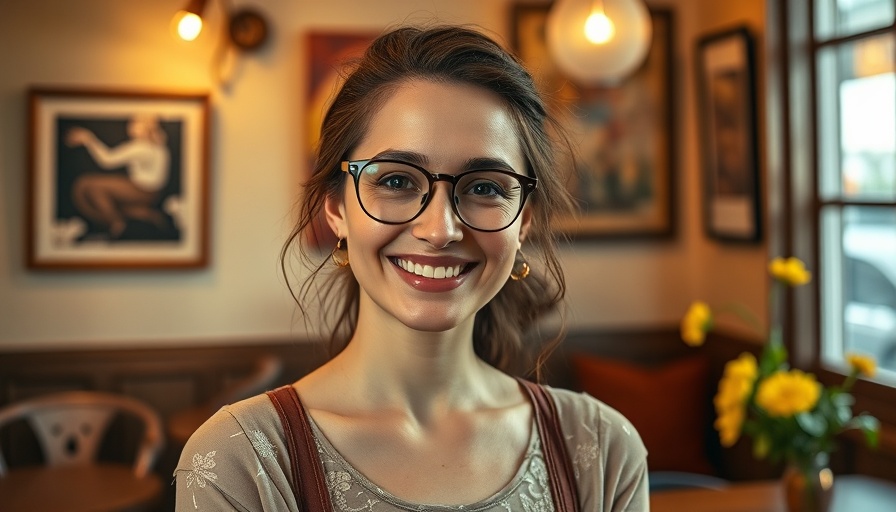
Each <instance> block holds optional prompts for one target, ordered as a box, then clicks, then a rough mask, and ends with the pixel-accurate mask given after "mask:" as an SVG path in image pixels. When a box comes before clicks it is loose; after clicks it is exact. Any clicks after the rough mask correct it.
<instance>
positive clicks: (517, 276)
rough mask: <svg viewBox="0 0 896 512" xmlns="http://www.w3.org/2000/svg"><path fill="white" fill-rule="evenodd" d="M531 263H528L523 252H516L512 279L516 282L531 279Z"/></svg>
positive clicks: (511, 274) (511, 273)
mask: <svg viewBox="0 0 896 512" xmlns="http://www.w3.org/2000/svg"><path fill="white" fill-rule="evenodd" d="M529 270H530V268H529V262H527V261H526V255H525V254H523V251H522V250H517V251H516V257H514V259H513V269H511V271H510V278H511V279H513V280H514V281H522V280H523V279H525V278H527V277H529Z"/></svg>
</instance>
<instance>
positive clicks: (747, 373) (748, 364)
mask: <svg viewBox="0 0 896 512" xmlns="http://www.w3.org/2000/svg"><path fill="white" fill-rule="evenodd" d="M724 374H725V376H730V377H735V378H740V379H746V380H748V381H750V382H751V383H752V382H753V381H754V380H756V375H758V374H759V365H758V364H757V363H756V357H755V356H754V355H753V354H751V353H749V352H744V353H743V354H741V355H740V356H739V357H738V358H737V359H733V360H731V361H728V362H727V363H725V372H724Z"/></svg>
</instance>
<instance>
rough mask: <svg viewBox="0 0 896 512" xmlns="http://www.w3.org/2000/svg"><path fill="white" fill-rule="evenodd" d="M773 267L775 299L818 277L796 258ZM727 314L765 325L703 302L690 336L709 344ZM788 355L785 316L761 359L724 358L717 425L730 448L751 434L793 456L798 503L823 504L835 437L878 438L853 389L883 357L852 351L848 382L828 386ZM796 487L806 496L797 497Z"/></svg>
mask: <svg viewBox="0 0 896 512" xmlns="http://www.w3.org/2000/svg"><path fill="white" fill-rule="evenodd" d="M769 273H770V274H771V277H772V288H771V293H772V299H773V300H774V299H775V298H776V297H777V296H778V295H780V294H781V293H782V292H783V289H784V288H785V287H795V286H801V285H804V284H806V283H808V282H809V281H810V279H811V274H810V273H809V272H808V271H807V270H806V268H805V265H804V264H803V262H802V261H800V260H799V259H797V258H788V259H783V258H775V259H774V260H772V262H771V263H770V264H769ZM773 303H774V302H773ZM723 313H734V314H736V315H737V316H738V317H740V318H741V319H742V320H744V321H746V322H748V323H749V324H751V325H752V326H754V327H756V328H757V329H759V328H760V324H759V322H758V321H756V319H755V317H753V316H752V315H751V314H750V312H749V311H747V310H746V309H745V308H743V307H742V306H741V305H740V304H729V305H726V306H723V307H720V308H718V309H717V310H716V311H713V310H711V309H710V307H709V305H707V304H706V303H704V302H700V301H697V302H694V303H693V304H691V306H690V308H689V309H688V311H687V313H686V314H685V316H684V318H683V319H682V322H681V337H682V339H683V340H684V342H685V343H687V344H688V345H691V346H699V345H702V344H703V341H704V339H705V336H706V334H707V333H708V332H709V331H711V330H712V328H713V325H714V319H715V318H716V317H717V316H718V315H720V314H723ZM760 330H761V329H760ZM787 359H788V355H787V350H786V348H785V347H784V344H783V341H782V331H781V325H780V322H772V323H771V326H770V328H769V332H768V339H767V343H766V344H765V346H764V347H763V349H762V352H761V353H760V356H759V359H758V360H757V359H756V357H754V356H753V354H751V353H749V352H746V353H743V354H741V355H740V357H738V358H737V359H734V360H732V361H729V362H728V363H727V364H726V365H725V368H724V372H723V375H722V378H721V380H720V381H719V388H718V391H717V393H716V395H715V398H714V400H713V404H714V406H715V410H716V421H715V425H714V426H715V428H716V430H717V431H718V432H719V439H720V441H721V444H722V446H725V447H730V446H732V445H734V444H735V443H736V442H737V440H738V439H739V438H740V437H741V435H746V436H749V437H750V438H752V441H753V454H754V456H755V457H757V458H759V459H768V460H770V461H771V462H772V463H777V462H779V461H784V462H785V463H786V467H787V469H786V470H785V480H787V478H788V476H791V477H792V478H797V479H798V480H801V481H798V482H797V483H795V484H788V489H787V490H788V503H789V504H790V505H791V510H824V502H825V497H824V496H820V495H821V494H823V493H824V491H827V490H829V489H830V486H831V483H832V476H831V473H830V470H828V469H827V459H828V456H829V454H830V453H831V452H832V451H833V450H834V448H835V437H836V436H837V435H838V434H840V433H841V432H844V431H846V430H849V429H859V430H861V431H862V432H863V433H864V435H865V440H866V443H867V444H868V445H869V446H872V447H873V446H876V445H877V440H878V439H877V438H878V432H879V428H880V426H879V423H878V421H877V419H876V418H874V417H873V416H871V415H869V414H866V413H861V414H858V415H854V414H853V410H852V406H853V403H854V400H853V397H852V395H851V394H850V390H851V388H852V385H853V384H854V383H855V381H856V379H857V378H858V376H859V375H865V376H869V377H870V376H873V375H874V373H875V370H876V364H875V361H874V360H873V359H872V358H870V357H866V356H862V355H858V354H848V355H847V356H846V360H847V362H848V364H849V368H850V371H849V374H848V375H847V376H846V378H845V380H844V381H843V383H842V384H840V385H839V386H828V387H825V386H823V385H822V384H821V383H819V382H818V381H817V380H816V378H815V376H814V375H812V374H810V373H805V372H803V371H802V370H799V369H796V368H791V367H790V365H789V364H788V360H787ZM792 478H791V479H792ZM791 486H796V488H794V489H791ZM797 488H798V489H797ZM797 490H800V491H802V492H800V493H797V492H796V491H797ZM791 491H793V493H794V494H802V496H793V497H791ZM828 499H829V496H828ZM795 502H799V504H797V503H795Z"/></svg>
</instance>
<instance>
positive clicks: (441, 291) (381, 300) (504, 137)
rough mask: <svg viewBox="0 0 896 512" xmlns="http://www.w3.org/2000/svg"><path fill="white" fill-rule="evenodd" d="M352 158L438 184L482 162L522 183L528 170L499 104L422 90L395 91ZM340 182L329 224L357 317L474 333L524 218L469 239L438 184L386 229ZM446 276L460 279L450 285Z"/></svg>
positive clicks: (435, 88) (453, 91) (457, 90)
mask: <svg viewBox="0 0 896 512" xmlns="http://www.w3.org/2000/svg"><path fill="white" fill-rule="evenodd" d="M399 153H400V155H399ZM350 156H351V159H352V160H360V159H371V158H374V157H389V156H391V157H397V158H400V159H402V160H406V161H407V160H411V161H412V163H416V164H418V165H420V166H421V167H424V168H425V169H427V170H428V171H430V172H432V173H440V174H457V173H460V172H463V171H466V170H470V166H471V165H472V163H473V162H476V161H480V162H481V161H483V160H484V159H487V160H491V161H493V162H497V163H498V165H503V166H504V167H505V168H510V169H513V170H515V171H516V172H519V173H524V172H525V169H526V166H525V160H524V157H523V153H522V149H521V147H520V141H519V138H518V137H517V130H516V128H515V126H514V123H513V120H512V119H511V116H510V114H509V112H508V111H507V108H506V107H505V106H504V104H503V102H502V101H501V99H500V98H499V97H498V96H497V95H495V94H494V93H492V92H491V91H488V90H486V89H482V88H479V87H475V86H472V85H466V84H446V83H434V82H430V81H426V80H412V81H409V82H406V83H404V84H402V85H401V86H399V87H397V88H396V90H395V91H394V92H393V93H392V96H391V97H390V98H389V99H388V100H387V101H386V102H385V104H384V105H383V106H382V108H381V109H380V110H379V111H378V112H376V113H375V114H374V115H373V117H372V118H371V123H370V128H369V130H368V132H367V134H366V135H365V137H364V139H363V140H362V141H361V142H360V144H359V145H358V147H357V149H356V150H355V151H354V152H353V153H352V155H350ZM346 178H347V179H346V180H345V187H344V190H343V194H342V197H341V201H329V202H328V203H327V216H328V220H329V222H330V226H331V227H332V228H333V230H334V231H335V232H336V234H337V235H338V236H339V237H340V238H345V239H346V240H347V242H348V255H349V260H350V265H351V269H352V272H353V273H354V275H355V277H356V279H357V280H358V283H359V284H360V288H361V299H360V301H361V308H362V317H364V316H366V315H368V314H379V315H384V316H385V319H386V320H387V321H388V319H389V317H392V318H395V319H397V320H398V321H400V322H401V323H402V324H404V325H406V326H407V327H410V328H412V329H416V330H420V331H446V330H449V329H452V328H455V327H458V326H462V325H468V326H472V322H473V318H474V315H475V314H476V312H477V311H478V310H479V309H481V308H482V307H483V306H484V305H485V304H486V303H487V302H488V301H489V300H491V299H492V298H493V297H494V296H495V295H496V294H497V293H498V291H499V290H500V289H501V287H502V286H504V284H505V283H506V282H507V280H508V276H509V274H510V271H511V269H512V267H513V262H514V256H515V254H516V251H517V249H518V248H519V247H520V245H521V243H522V241H523V238H524V237H525V232H526V230H527V229H528V226H529V222H530V217H531V216H530V213H529V211H528V208H524V210H523V212H522V214H521V215H520V216H519V217H518V218H517V219H516V221H514V223H513V224H511V225H510V226H509V227H508V228H507V229H505V230H503V231H498V232H491V233H486V232H481V231H476V230H473V229H471V228H469V227H468V226H466V225H464V224H463V223H462V222H461V221H460V219H458V218H457V216H456V215H455V214H454V212H453V210H452V209H451V203H450V201H451V199H450V198H449V193H450V184H449V183H447V182H441V181H440V182H437V183H436V185H435V188H434V189H433V195H432V199H431V201H430V202H429V204H428V205H427V207H426V209H425V210H424V211H423V213H421V214H420V216H418V217H417V218H416V219H414V220H412V221H410V222H408V223H405V224H399V225H387V224H382V223H380V222H378V221H376V220H373V219H371V218H370V217H368V216H367V214H366V213H364V211H363V210H362V209H361V206H360V204H359V202H358V198H357V195H356V194H355V184H354V181H353V179H352V177H351V176H346ZM426 267H431V270H432V272H431V273H430V269H427V268H426ZM412 268H414V269H416V271H413V270H410V271H409V270H408V269H412ZM449 269H460V273H459V274H458V275H451V274H453V270H449ZM420 271H422V273H423V274H424V275H419V272H420ZM431 274H432V275H433V276H432V277H428V276H430V275H431ZM442 275H446V276H450V277H439V276H442ZM511 286H512V284H511ZM365 308H368V309H369V310H366V309H365ZM370 310H372V311H370Z"/></svg>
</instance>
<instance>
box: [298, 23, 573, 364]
mask: <svg viewBox="0 0 896 512" xmlns="http://www.w3.org/2000/svg"><path fill="white" fill-rule="evenodd" d="M410 79H423V80H432V81H439V82H455V83H465V84H472V85H475V86H479V87H483V88H485V89H488V90H489V91H492V92H493V93H495V94H497V95H498V96H500V97H501V98H502V99H503V101H504V102H505V104H506V105H507V107H508V111H509V112H510V113H511V116H512V118H513V120H514V122H515V123H516V125H517V130H518V133H519V136H520V138H521V146H522V148H523V152H524V157H525V159H526V163H527V166H528V169H527V171H528V173H529V175H534V176H537V177H538V188H537V189H536V190H535V192H534V193H533V195H532V196H530V198H529V204H528V206H527V207H528V208H531V209H532V212H533V215H532V224H531V226H530V229H529V232H528V237H527V242H526V245H525V247H524V250H525V254H526V257H527V258H528V259H529V264H530V265H531V267H532V268H533V271H532V273H531V274H530V275H529V277H528V278H527V279H525V280H521V281H510V280H508V282H507V284H505V286H504V287H503V288H502V289H501V290H500V291H499V292H498V294H497V295H496V296H495V297H494V298H493V299H492V300H491V301H490V302H489V303H488V304H486V305H485V306H484V307H483V308H482V309H481V310H480V311H479V312H477V314H476V319H475V323H474V332H473V343H474V349H475V351H476V353H477V354H478V355H479V356H480V357H481V358H483V359H484V360H485V361H487V362H488V363H489V364H492V365H493V366H495V367H497V368H500V369H502V370H504V371H508V372H513V371H516V370H518V369H519V368H518V366H517V365H519V364H520V363H522V362H524V361H523V360H522V359H521V356H523V355H526V351H525V350H523V349H524V348H525V340H526V338H527V337H531V336H529V335H530V334H531V333H529V332H528V331H529V329H530V328H531V327H533V326H534V325H535V323H536V321H537V320H538V319H539V318H540V317H542V316H543V315H544V314H545V313H548V312H550V311H552V310H554V309H555V308H556V307H557V305H558V304H559V303H560V301H561V300H562V299H563V296H564V294H565V292H566V282H565V280H564V277H563V271H562V269H561V265H560V262H559V261H558V258H557V252H556V241H555V239H554V235H553V231H552V229H551V220H552V218H553V217H554V216H555V215H556V214H557V213H569V212H570V211H571V210H572V202H571V200H570V199H569V195H568V193H567V192H566V189H565V187H564V185H563V183H562V181H561V176H560V173H559V172H558V170H557V158H556V155H555V144H554V139H553V138H552V136H551V134H552V133H553V134H555V135H556V134H559V133H562V130H560V129H559V127H558V126H557V125H556V123H555V122H554V121H553V120H552V118H551V117H550V116H549V115H548V113H547V110H546V108H545V105H544V102H543V101H542V99H541V97H540V96H539V94H538V92H537V90H536V87H535V84H534V82H533V80H532V77H531V76H530V75H529V73H528V72H527V71H526V70H525V68H524V67H523V65H522V64H521V63H520V61H519V60H517V59H516V58H515V57H514V56H513V55H512V54H510V53H509V52H507V51H505V50H504V49H503V48H502V47H501V46H500V45H498V44H497V43H496V42H495V41H493V40H492V39H490V38H488V37H487V36H485V35H483V34H481V33H479V32H478V31H476V30H473V29H470V28H465V27H458V26H434V27H429V28H412V27H403V28H398V29H395V30H392V31H390V32H388V33H385V34H383V35H381V36H380V37H378V38H377V39H376V40H375V41H374V42H373V43H371V45H370V47H369V48H368V49H367V50H366V52H365V53H364V55H363V57H361V58H360V60H358V61H357V62H356V63H354V65H353V68H352V70H351V72H350V73H349V74H348V75H347V76H346V78H345V82H344V84H343V86H342V88H341V89H340V90H339V91H338V93H337V94H336V96H335V98H334V100H333V103H332V104H331V106H330V107H329V109H328V111H327V113H326V115H325V116H324V120H323V125H322V128H321V136H320V142H319V145H318V148H317V151H316V158H315V164H314V169H313V174H312V177H311V179H310V180H309V181H308V182H307V183H306V184H305V194H304V202H303V203H302V204H301V206H300V212H299V219H298V223H297V225H296V226H295V228H294V229H293V231H292V233H291V235H290V236H289V238H288V239H287V241H286V243H285V244H284V246H283V249H282V251H281V255H280V262H281V269H282V271H283V273H284V277H285V278H286V281H287V284H288V283H289V275H288V272H287V267H288V265H287V259H288V257H289V254H290V247H291V246H292V244H294V243H296V244H298V246H299V254H300V255H301V258H302V261H303V263H305V264H306V265H308V268H310V269H311V275H310V276H309V277H308V278H307V279H306V280H305V281H304V283H303V284H302V286H301V288H300V291H299V293H298V294H296V293H295V290H294V289H293V288H292V287H291V286H290V291H291V292H292V294H293V297H294V298H295V299H296V302H297V303H298V304H299V308H300V309H301V311H302V313H303V314H306V315H305V316H306V325H309V324H310V322H308V319H307V313H308V308H307V307H306V306H307V304H308V300H309V298H316V299H318V300H319V301H320V304H321V307H322V312H321V315H323V316H327V317H333V318H334V319H335V320H336V323H335V325H334V326H333V328H332V331H331V332H330V334H329V338H330V346H331V351H332V354H333V355H335V354H336V353H338V352H339V351H341V350H342V349H343V348H345V346H346V344H347V343H348V341H349V340H350V338H351V335H352V333H353V332H354V329H355V326H356V323H357V318H358V296H359V288H358V282H357V281H356V280H355V278H354V275H353V274H352V273H351V271H350V269H349V268H340V269H334V270H333V271H332V274H330V275H329V281H328V282H326V283H325V286H321V287H319V288H316V287H314V286H313V283H314V281H315V279H316V278H318V277H321V275H320V271H321V270H322V269H323V268H324V266H325V265H326V264H327V262H328V259H327V258H322V259H323V261H317V262H313V261H312V259H313V258H314V255H313V254H312V253H313V251H311V250H310V248H309V247H307V245H308V244H307V241H308V238H309V237H308V236H306V235H307V232H309V231H310V232H314V231H315V230H316V229H317V228H316V227H315V222H316V219H318V218H319V215H320V214H321V211H322V208H323V205H324V202H325V199H326V197H328V196H330V197H334V196H336V195H337V194H340V193H342V191H343V190H344V185H343V183H344V182H343V180H345V179H347V175H346V173H344V172H341V171H340V168H339V167H340V162H341V161H343V160H345V159H347V158H348V155H349V154H350V153H351V151H352V150H353V149H354V147H355V146H356V145H357V144H358V143H359V142H360V141H361V139H362V137H363V136H364V134H365V133H366V130H367V128H368V125H369V123H370V119H371V117H372V116H373V115H374V114H375V113H376V112H377V110H378V108H379V107H380V106H381V105H382V103H383V102H384V101H385V100H386V98H387V97H388V95H389V94H390V93H391V92H392V91H393V90H394V89H395V88H396V87H398V86H399V85H401V84H402V83H404V82H406V81H407V80H410ZM551 130H553V131H551ZM347 242H350V241H347ZM318 256H319V255H318ZM325 274H329V272H327V273H325ZM303 304H304V305H303ZM561 335H562V331H561ZM558 342H559V336H558V337H557V338H556V339H554V340H552V341H551V342H549V343H546V344H545V346H544V347H543V348H542V351H541V353H540V354H539V356H538V359H537V361H536V363H535V367H534V370H535V373H536V375H538V376H540V369H541V366H542V364H543V362H544V360H545V359H546V357H547V355H549V354H550V352H551V351H552V350H553V348H554V347H555V346H556V344H557V343H558Z"/></svg>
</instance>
